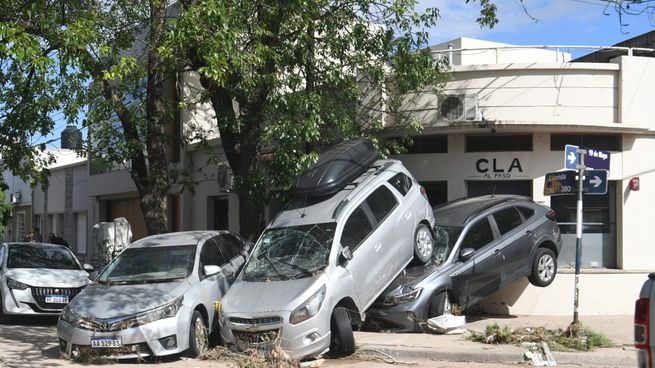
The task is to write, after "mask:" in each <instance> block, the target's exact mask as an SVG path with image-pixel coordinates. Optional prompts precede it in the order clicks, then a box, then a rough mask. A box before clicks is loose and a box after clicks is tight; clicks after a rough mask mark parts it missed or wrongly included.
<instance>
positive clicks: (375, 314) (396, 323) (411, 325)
mask: <svg viewBox="0 0 655 368" xmlns="http://www.w3.org/2000/svg"><path fill="white" fill-rule="evenodd" d="M426 328H427V321H425V320H420V319H418V318H417V316H416V314H415V313H414V312H412V311H395V310H394V311H389V310H386V309H369V310H368V311H367V312H366V322H365V323H364V329H366V330H369V331H386V330H389V331H393V332H425V331H426Z"/></svg>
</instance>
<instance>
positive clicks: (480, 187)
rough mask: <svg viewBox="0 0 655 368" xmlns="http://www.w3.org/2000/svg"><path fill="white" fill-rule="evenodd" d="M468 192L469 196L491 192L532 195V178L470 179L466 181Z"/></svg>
mask: <svg viewBox="0 0 655 368" xmlns="http://www.w3.org/2000/svg"><path fill="white" fill-rule="evenodd" d="M466 193H467V196H469V197H478V196H483V195H490V194H518V195H523V196H526V197H532V180H495V181H493V180H490V181H477V180H469V181H467V182H466Z"/></svg>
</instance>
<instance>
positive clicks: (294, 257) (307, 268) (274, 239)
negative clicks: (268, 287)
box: [243, 222, 336, 281]
mask: <svg viewBox="0 0 655 368" xmlns="http://www.w3.org/2000/svg"><path fill="white" fill-rule="evenodd" d="M335 228H336V223H334V222H331V223H323V224H312V225H303V226H293V227H284V228H278V229H268V230H266V232H264V234H263V235H262V237H261V239H259V242H257V245H255V250H254V251H253V253H252V256H251V257H250V259H249V260H248V264H247V265H246V268H245V270H244V274H243V277H244V280H246V281H266V280H289V279H300V278H304V277H310V276H312V275H314V273H316V272H317V271H320V270H322V269H323V268H325V266H327V263H328V257H329V256H330V248H331V246H332V239H334V229H335Z"/></svg>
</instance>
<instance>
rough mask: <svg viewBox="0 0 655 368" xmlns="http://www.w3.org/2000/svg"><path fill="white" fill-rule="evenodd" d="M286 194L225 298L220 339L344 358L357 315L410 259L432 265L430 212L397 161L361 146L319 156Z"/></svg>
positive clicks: (304, 355)
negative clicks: (291, 193)
mask: <svg viewBox="0 0 655 368" xmlns="http://www.w3.org/2000/svg"><path fill="white" fill-rule="evenodd" d="M294 189H295V193H296V198H295V199H293V200H292V201H291V202H289V203H288V204H287V205H286V207H285V208H284V210H283V211H282V212H280V213H279V214H278V216H277V217H276V218H275V219H274V220H273V221H272V223H271V224H270V225H269V226H268V228H267V229H266V230H265V231H264V233H263V234H262V235H261V237H260V238H259V241H258V242H257V244H256V246H255V249H254V251H253V253H252V254H251V256H250V258H249V260H248V262H247V264H246V266H245V267H244V269H243V271H242V272H241V274H240V275H239V277H238V278H237V281H236V282H235V283H234V284H233V285H232V287H231V288H230V290H229V292H228V293H227V294H226V295H225V297H224V298H223V300H222V305H221V311H220V312H221V313H220V315H221V318H220V323H221V334H222V336H223V339H224V341H225V342H226V343H227V344H228V345H232V346H236V347H237V348H238V349H239V350H245V349H251V348H255V349H259V350H269V349H272V348H274V347H276V346H279V347H280V348H281V349H283V350H284V351H286V352H287V353H288V354H289V355H291V356H293V357H295V358H298V359H304V358H311V357H317V356H320V355H321V354H323V353H326V352H327V351H328V350H329V351H330V353H331V355H335V356H343V355H350V354H351V353H352V352H353V351H354V349H355V341H354V337H353V332H352V327H353V326H356V325H358V324H360V323H361V321H362V320H363V312H364V311H365V310H366V309H367V308H368V307H369V306H370V305H371V304H372V303H373V302H374V301H375V299H376V298H377V297H378V295H379V294H380V293H381V292H382V291H383V290H384V289H385V288H386V287H387V286H388V285H389V284H390V283H391V282H392V281H393V280H394V279H395V278H396V276H398V274H399V273H400V272H401V271H402V270H403V269H404V268H405V267H406V266H407V265H408V264H409V263H410V261H412V259H416V262H417V263H425V262H428V261H429V260H430V259H431V257H432V251H433V238H432V233H431V230H430V229H431V228H432V226H433V224H434V217H433V214H432V210H431V208H430V205H429V203H428V201H427V198H426V197H425V192H424V190H423V189H422V187H421V186H420V185H419V184H418V183H417V182H416V180H415V179H414V178H413V177H412V176H411V174H410V173H409V172H408V171H407V169H406V168H405V167H404V166H403V165H402V163H401V162H400V161H397V160H377V152H376V151H375V150H374V149H373V146H372V144H371V143H370V142H368V141H365V140H359V141H354V142H346V143H343V144H340V145H337V146H335V147H334V148H333V149H331V150H328V151H326V152H324V153H323V154H321V156H320V157H319V160H318V162H317V163H316V164H315V165H314V166H313V167H311V168H310V169H308V170H307V171H306V172H304V173H303V174H302V175H301V176H300V177H299V178H298V180H297V182H296V185H295V188H294Z"/></svg>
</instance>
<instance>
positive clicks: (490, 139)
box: [466, 134, 532, 152]
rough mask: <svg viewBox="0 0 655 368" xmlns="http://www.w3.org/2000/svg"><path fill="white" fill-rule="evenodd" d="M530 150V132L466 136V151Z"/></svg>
mask: <svg viewBox="0 0 655 368" xmlns="http://www.w3.org/2000/svg"><path fill="white" fill-rule="evenodd" d="M513 151H532V134H483V135H478V134H476V135H467V136H466V152H513Z"/></svg>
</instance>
